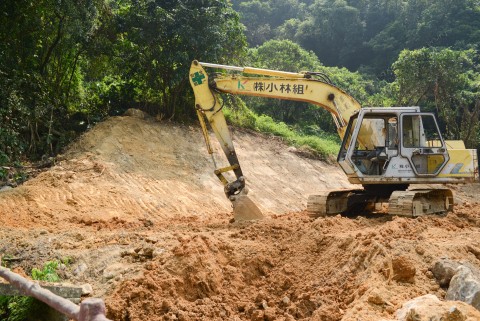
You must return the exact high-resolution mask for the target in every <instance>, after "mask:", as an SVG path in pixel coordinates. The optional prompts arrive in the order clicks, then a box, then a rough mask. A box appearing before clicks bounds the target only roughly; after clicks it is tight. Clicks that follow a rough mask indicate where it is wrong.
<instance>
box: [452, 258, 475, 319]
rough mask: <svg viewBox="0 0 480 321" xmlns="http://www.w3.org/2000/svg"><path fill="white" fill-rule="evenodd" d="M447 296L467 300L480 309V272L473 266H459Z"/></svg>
mask: <svg viewBox="0 0 480 321" xmlns="http://www.w3.org/2000/svg"><path fill="white" fill-rule="evenodd" d="M445 298H446V299H447V300H457V301H462V302H466V303H468V304H470V305H472V306H473V307H475V308H476V309H477V310H479V311H480V272H479V271H478V270H476V269H475V268H473V267H468V266H465V265H461V266H459V267H458V268H457V270H456V272H455V275H454V276H453V277H452V279H451V281H450V286H449V288H448V291H447V295H446V297H445ZM479 320H480V319H479Z"/></svg>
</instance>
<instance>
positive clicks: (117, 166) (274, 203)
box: [0, 117, 480, 321]
mask: <svg viewBox="0 0 480 321" xmlns="http://www.w3.org/2000/svg"><path fill="white" fill-rule="evenodd" d="M234 137H235V142H236V146H237V152H238V155H239V158H240V161H241V163H242V167H243V170H244V173H245V174H246V176H247V184H248V185H249V187H250V194H249V195H250V196H251V197H252V199H254V201H255V202H256V203H257V204H258V205H259V206H260V207H261V209H262V210H263V211H264V212H265V213H266V214H267V216H268V219H266V220H264V221H261V222H254V223H242V224H240V223H233V224H232V223H230V222H229V221H230V219H231V212H230V211H231V208H230V204H229V202H228V201H227V200H226V198H225V196H224V194H223V188H222V186H221V185H220V183H218V182H217V180H216V177H215V176H214V175H213V173H212V170H213V165H212V163H211V160H210V157H209V156H208V155H207V154H206V151H205V147H204V143H203V139H202V137H201V133H200V131H199V129H197V128H193V127H188V126H180V125H173V124H169V123H157V122H153V121H149V120H143V119H139V118H134V117H115V118H111V119H109V120H107V121H105V122H103V123H101V124H99V125H97V126H96V127H95V128H93V129H92V130H91V131H89V132H88V133H86V134H85V135H84V136H83V137H82V138H81V139H80V140H79V141H78V142H76V143H75V144H73V145H72V147H71V148H70V150H69V151H68V152H67V153H66V154H65V155H64V156H63V160H62V161H60V162H58V163H57V164H56V166H55V167H53V168H51V169H50V170H48V171H46V172H44V173H42V174H40V175H39V176H38V177H36V178H35V179H32V180H30V181H29V182H27V183H26V184H24V185H23V186H21V187H18V188H16V189H13V190H11V191H7V192H2V193H1V194H0V223H1V226H2V227H1V228H0V253H2V254H3V255H7V256H8V258H9V260H8V262H9V263H10V266H11V267H12V268H22V269H23V270H25V271H27V272H28V271H29V270H30V269H31V268H32V267H40V266H41V265H42V264H43V263H44V262H46V261H49V260H53V259H61V260H62V259H63V260H65V259H66V258H68V260H69V261H70V263H69V264H67V265H65V266H62V270H61V271H60V272H61V275H62V276H63V277H64V278H65V279H66V280H68V281H69V282H72V283H75V284H82V283H89V284H91V285H92V287H93V293H92V295H93V296H98V297H102V298H104V299H105V300H106V303H107V309H108V313H109V317H110V318H112V319H115V320H328V321H330V320H332V321H333V320H381V319H395V314H394V312H395V311H396V310H397V309H398V308H400V307H401V306H402V304H403V303H404V302H406V301H408V300H409V299H412V298H415V297H417V296H420V295H424V294H428V293H431V294H435V295H437V296H438V297H439V298H443V297H444V295H445V289H442V288H440V287H439V285H438V284H437V281H436V280H435V279H434V277H433V275H432V273H431V272H430V270H429V269H430V268H431V267H432V266H433V264H434V263H435V262H436V260H437V259H439V258H440V257H449V258H451V259H453V260H459V261H462V260H463V261H468V262H470V263H471V264H473V265H477V266H480V255H479V254H478V253H480V210H478V205H479V204H478V203H475V197H476V195H478V191H479V190H480V188H478V185H469V186H463V187H455V189H456V190H457V198H458V199H459V203H460V204H459V205H457V206H456V208H455V211H454V213H451V214H449V215H448V216H447V217H426V218H419V219H407V218H398V217H393V218H392V217H369V218H366V217H357V218H345V217H341V216H335V217H330V218H320V219H316V220H313V219H311V218H309V217H308V216H307V215H306V213H305V212H304V211H303V210H304V209H305V206H306V199H307V197H308V195H309V194H312V193H315V192H316V191H319V190H322V189H331V188H342V187H349V186H350V185H349V183H348V182H347V181H346V178H345V177H344V175H343V173H342V172H341V171H340V170H339V169H338V168H337V167H336V166H334V165H328V164H325V163H323V162H321V161H318V160H313V159H306V158H302V157H299V156H298V155H297V154H296V153H295V149H294V148H288V147H287V146H285V145H284V144H282V143H281V142H280V141H279V140H277V139H274V138H270V137H265V136H260V135H258V134H257V135H254V134H251V133H246V132H242V131H235V133H234ZM217 147H218V146H217ZM217 149H218V148H217Z"/></svg>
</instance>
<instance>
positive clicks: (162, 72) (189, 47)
mask: <svg viewBox="0 0 480 321" xmlns="http://www.w3.org/2000/svg"><path fill="white" fill-rule="evenodd" d="M115 12H116V16H117V18H116V21H115V22H114V23H115V25H116V26H117V30H116V33H117V41H116V43H115V52H116V53H117V55H116V56H117V58H116V59H115V61H114V65H115V69H116V71H117V72H118V74H119V76H120V78H121V79H123V80H124V83H127V84H131V85H132V87H133V88H134V89H133V90H134V93H135V95H134V96H133V95H132V96H133V99H134V100H135V101H136V102H137V103H139V104H144V105H145V104H147V105H148V104H150V105H153V106H154V108H153V110H152V112H154V113H160V114H163V115H165V116H167V117H177V119H181V118H182V117H188V115H193V114H194V113H193V112H192V106H191V103H190V101H191V94H190V91H189V86H188V70H189V67H190V63H191V61H192V60H194V59H198V60H200V61H209V62H216V63H233V62H235V61H238V59H240V58H241V57H242V55H243V53H244V50H245V46H246V42H245V37H244V35H243V26H242V25H241V24H240V22H239V17H238V14H237V13H236V12H235V11H234V10H233V9H232V8H231V5H230V4H229V2H228V1H226V0H206V1H193V0H189V1H168V2H165V1H161V0H140V1H134V2H131V1H124V0H119V1H117V8H116V10H115ZM129 92H131V91H129Z"/></svg>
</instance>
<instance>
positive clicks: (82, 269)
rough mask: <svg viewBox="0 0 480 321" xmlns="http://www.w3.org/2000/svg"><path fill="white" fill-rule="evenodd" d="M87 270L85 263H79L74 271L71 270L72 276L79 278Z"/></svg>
mask: <svg viewBox="0 0 480 321" xmlns="http://www.w3.org/2000/svg"><path fill="white" fill-rule="evenodd" d="M87 269H88V266H87V265H86V264H85V263H83V262H82V263H80V264H79V265H78V266H77V267H76V268H75V270H73V275H76V276H80V275H82V274H83V273H84V272H85V271H86V270H87Z"/></svg>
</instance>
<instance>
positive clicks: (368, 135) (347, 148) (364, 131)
mask: <svg viewBox="0 0 480 321" xmlns="http://www.w3.org/2000/svg"><path fill="white" fill-rule="evenodd" d="M337 160H338V162H339V164H340V166H341V167H342V169H343V170H344V171H345V173H346V174H347V175H348V177H349V178H350V182H352V183H359V184H363V185H370V184H385V183H388V182H390V181H391V180H392V179H396V180H398V181H399V182H400V181H402V180H403V181H404V182H405V184H407V185H408V183H409V182H413V181H415V182H418V181H419V180H422V178H423V177H432V176H436V175H438V174H439V173H440V171H441V170H442V168H443V167H444V166H445V165H446V164H447V162H448V160H449V155H448V152H447V149H446V147H445V142H444V141H443V139H442V136H441V134H440V131H439V129H438V124H437V122H436V119H435V117H434V115H433V114H430V113H420V111H419V109H418V107H391V108H365V109H362V110H360V111H359V112H358V113H357V114H355V115H353V116H352V117H351V119H350V121H349V124H348V126H347V129H346V131H345V136H344V139H343V142H342V146H341V149H340V153H339V155H338V158H337Z"/></svg>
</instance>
